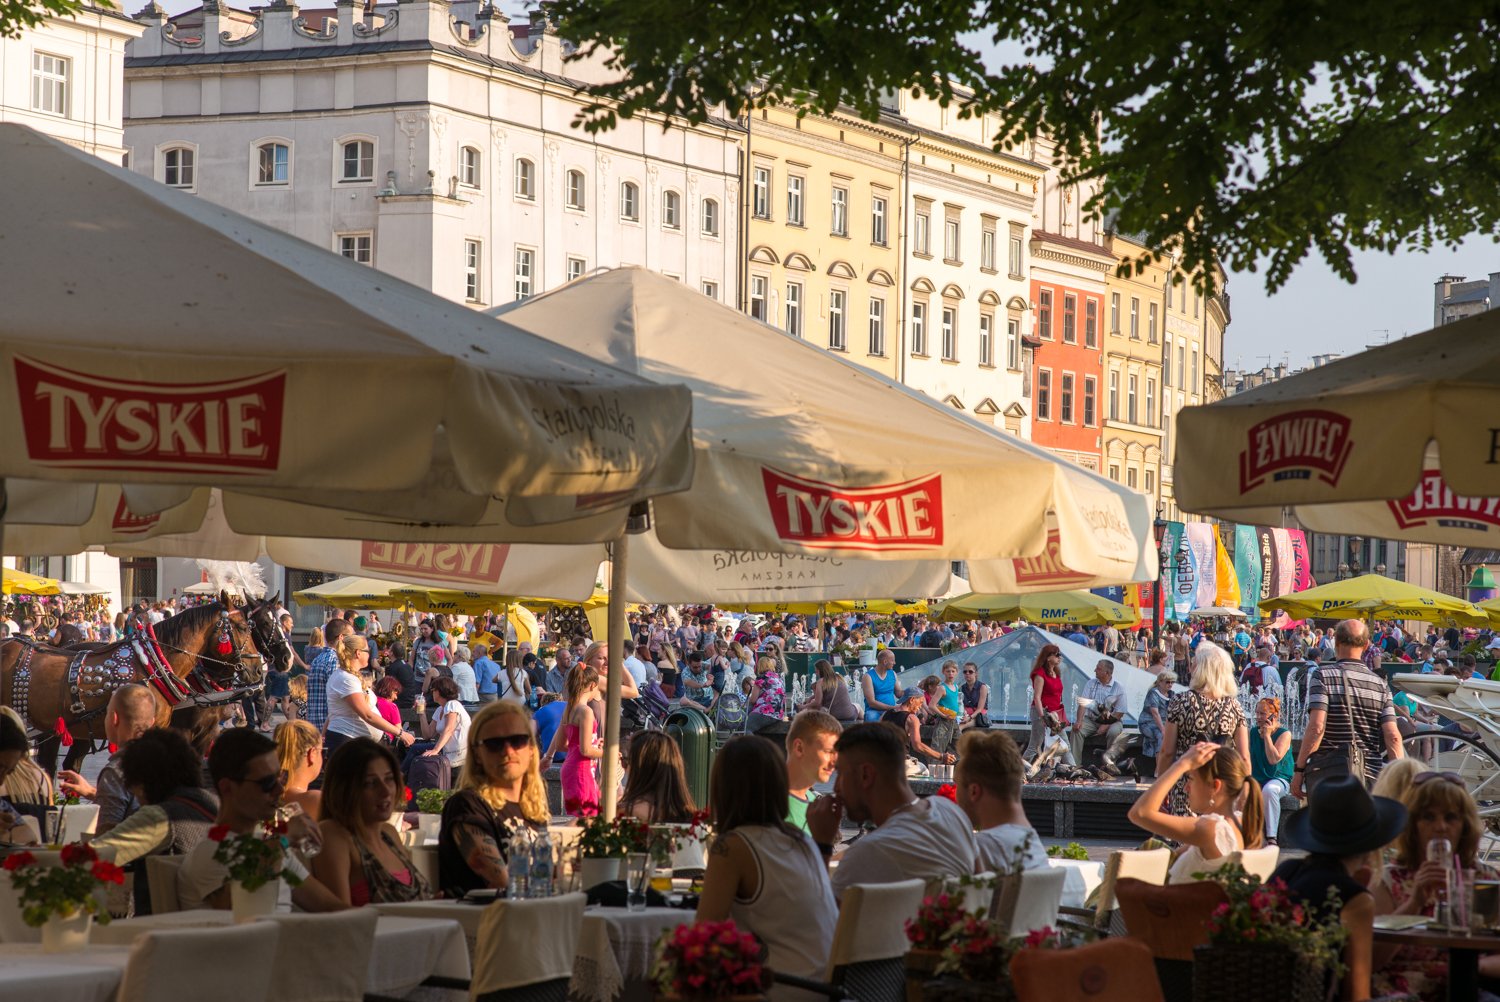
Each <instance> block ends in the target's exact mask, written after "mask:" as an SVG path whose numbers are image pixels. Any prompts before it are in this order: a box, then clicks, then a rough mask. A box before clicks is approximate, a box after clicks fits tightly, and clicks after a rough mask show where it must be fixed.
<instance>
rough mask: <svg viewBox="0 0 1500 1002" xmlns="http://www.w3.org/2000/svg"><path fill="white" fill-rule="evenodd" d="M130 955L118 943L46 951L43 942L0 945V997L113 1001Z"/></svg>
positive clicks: (58, 1001)
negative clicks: (67, 950)
mask: <svg viewBox="0 0 1500 1002" xmlns="http://www.w3.org/2000/svg"><path fill="white" fill-rule="evenodd" d="M98 928H99V927H97V926H96V927H95V930H96V931H97V930H98ZM129 956H130V951H129V950H127V949H124V948H123V947H118V946H114V947H94V946H91V947H89V949H87V950H83V951H79V952H77V953H43V952H42V946H41V944H40V943H6V944H4V945H0V999H6V1000H10V999H15V1000H16V1002H22V1000H30V999H35V1000H37V1002H114V997H115V990H116V989H117V988H119V986H120V979H121V978H122V977H124V975H125V961H126V960H127V959H128V958H129Z"/></svg>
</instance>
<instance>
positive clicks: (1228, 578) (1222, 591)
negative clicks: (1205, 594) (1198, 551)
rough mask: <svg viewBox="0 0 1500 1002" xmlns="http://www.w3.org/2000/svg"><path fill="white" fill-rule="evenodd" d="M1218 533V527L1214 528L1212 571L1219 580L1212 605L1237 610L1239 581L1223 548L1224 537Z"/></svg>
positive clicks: (1227, 552)
mask: <svg viewBox="0 0 1500 1002" xmlns="http://www.w3.org/2000/svg"><path fill="white" fill-rule="evenodd" d="M1219 533H1220V528H1219V526H1217V525H1216V526H1214V570H1215V573H1216V574H1217V575H1218V579H1219V580H1218V590H1217V592H1216V593H1215V596H1214V605H1221V606H1223V607H1224V608H1226V609H1237V608H1239V604H1240V579H1239V578H1238V577H1237V576H1236V575H1235V573H1234V563H1233V562H1232V561H1231V560H1230V559H1229V551H1228V550H1226V549H1225V548H1224V537H1223V536H1221V535H1220V534H1219Z"/></svg>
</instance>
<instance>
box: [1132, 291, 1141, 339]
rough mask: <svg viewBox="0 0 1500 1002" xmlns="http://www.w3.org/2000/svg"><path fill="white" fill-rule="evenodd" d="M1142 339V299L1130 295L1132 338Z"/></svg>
mask: <svg viewBox="0 0 1500 1002" xmlns="http://www.w3.org/2000/svg"><path fill="white" fill-rule="evenodd" d="M1140 339H1141V300H1140V297H1138V296H1131V297H1130V340H1132V341H1139V340H1140Z"/></svg>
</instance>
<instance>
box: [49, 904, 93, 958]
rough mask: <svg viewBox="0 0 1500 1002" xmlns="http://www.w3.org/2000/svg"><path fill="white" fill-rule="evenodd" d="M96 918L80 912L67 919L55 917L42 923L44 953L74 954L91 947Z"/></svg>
mask: <svg viewBox="0 0 1500 1002" xmlns="http://www.w3.org/2000/svg"><path fill="white" fill-rule="evenodd" d="M93 927H94V916H92V915H90V914H89V913H88V912H84V911H79V912H74V913H73V914H72V915H68V916H66V917H63V916H58V915H54V916H52V917H51V918H49V919H48V920H47V921H46V922H43V923H42V952H43V953H74V952H76V951H78V950H82V949H85V948H86V947H87V946H88V945H89V930H90V929H92V928H93Z"/></svg>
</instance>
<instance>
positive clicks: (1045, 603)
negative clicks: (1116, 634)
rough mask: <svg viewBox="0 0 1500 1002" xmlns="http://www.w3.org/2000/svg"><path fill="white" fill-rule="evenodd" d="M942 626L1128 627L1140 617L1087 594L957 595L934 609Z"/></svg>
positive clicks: (1082, 592)
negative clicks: (987, 622)
mask: <svg viewBox="0 0 1500 1002" xmlns="http://www.w3.org/2000/svg"><path fill="white" fill-rule="evenodd" d="M936 614H937V617H938V618H939V619H941V620H942V621H943V622H945V623H957V622H963V621H964V620H968V619H1002V620H1009V619H1024V620H1026V621H1027V622H1028V623H1063V624H1066V625H1069V626H1104V625H1107V624H1111V623H1112V624H1114V625H1115V626H1130V625H1131V624H1133V623H1135V622H1136V620H1138V619H1139V618H1140V616H1139V615H1138V614H1137V613H1136V611H1135V610H1134V609H1132V608H1130V606H1127V605H1121V604H1120V603H1119V602H1111V601H1110V600H1109V599H1107V598H1104V597H1103V596H1101V595H1095V594H1094V593H1093V592H1089V591H1050V592H1035V593H1033V594H1029V595H976V594H974V593H973V592H970V593H969V594H967V595H959V596H958V597H957V598H951V599H949V600H948V601H946V602H943V603H940V604H939V605H938V607H937V613H936Z"/></svg>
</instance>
